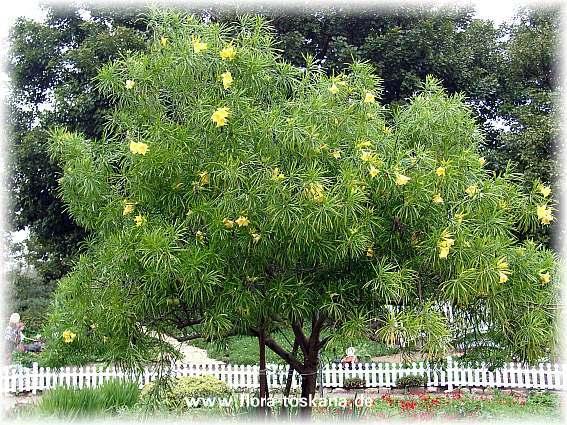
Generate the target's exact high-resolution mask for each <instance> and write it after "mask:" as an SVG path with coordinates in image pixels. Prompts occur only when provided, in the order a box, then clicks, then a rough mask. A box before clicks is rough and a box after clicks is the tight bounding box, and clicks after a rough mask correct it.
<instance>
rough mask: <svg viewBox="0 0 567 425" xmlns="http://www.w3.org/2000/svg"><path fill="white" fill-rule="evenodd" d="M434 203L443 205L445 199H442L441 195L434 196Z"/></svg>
mask: <svg viewBox="0 0 567 425" xmlns="http://www.w3.org/2000/svg"><path fill="white" fill-rule="evenodd" d="M433 202H434V203H435V204H442V203H443V198H442V197H441V195H440V194H439V193H437V194H435V195H433Z"/></svg>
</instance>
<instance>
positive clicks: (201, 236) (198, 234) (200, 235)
mask: <svg viewBox="0 0 567 425" xmlns="http://www.w3.org/2000/svg"><path fill="white" fill-rule="evenodd" d="M195 237H196V238H197V240H198V241H199V242H203V241H204V240H205V234H204V233H203V232H201V231H200V230H197V232H196V233H195Z"/></svg>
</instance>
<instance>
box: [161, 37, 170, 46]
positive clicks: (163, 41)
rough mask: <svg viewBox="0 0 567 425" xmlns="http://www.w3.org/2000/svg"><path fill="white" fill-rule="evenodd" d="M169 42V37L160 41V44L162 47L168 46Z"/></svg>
mask: <svg viewBox="0 0 567 425" xmlns="http://www.w3.org/2000/svg"><path fill="white" fill-rule="evenodd" d="M168 42H169V40H168V39H167V37H161V38H160V39H159V44H161V46H162V47H165V46H167V43H168Z"/></svg>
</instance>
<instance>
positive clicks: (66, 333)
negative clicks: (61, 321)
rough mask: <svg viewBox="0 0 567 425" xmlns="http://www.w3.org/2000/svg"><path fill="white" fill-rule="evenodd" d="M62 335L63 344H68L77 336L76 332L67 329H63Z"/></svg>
mask: <svg viewBox="0 0 567 425" xmlns="http://www.w3.org/2000/svg"><path fill="white" fill-rule="evenodd" d="M62 335H63V341H65V344H70V343H71V342H73V341H74V340H75V338H76V337H77V334H76V333H73V332H71V331H70V330H69V329H67V330H65V331H63V334H62Z"/></svg>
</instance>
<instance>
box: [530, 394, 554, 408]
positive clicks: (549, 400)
mask: <svg viewBox="0 0 567 425" xmlns="http://www.w3.org/2000/svg"><path fill="white" fill-rule="evenodd" d="M559 399H560V398H559V395H558V394H554V393H551V392H549V391H531V392H530V394H529V396H528V399H527V402H526V403H527V404H528V406H548V407H558V406H559Z"/></svg>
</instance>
